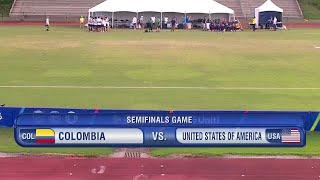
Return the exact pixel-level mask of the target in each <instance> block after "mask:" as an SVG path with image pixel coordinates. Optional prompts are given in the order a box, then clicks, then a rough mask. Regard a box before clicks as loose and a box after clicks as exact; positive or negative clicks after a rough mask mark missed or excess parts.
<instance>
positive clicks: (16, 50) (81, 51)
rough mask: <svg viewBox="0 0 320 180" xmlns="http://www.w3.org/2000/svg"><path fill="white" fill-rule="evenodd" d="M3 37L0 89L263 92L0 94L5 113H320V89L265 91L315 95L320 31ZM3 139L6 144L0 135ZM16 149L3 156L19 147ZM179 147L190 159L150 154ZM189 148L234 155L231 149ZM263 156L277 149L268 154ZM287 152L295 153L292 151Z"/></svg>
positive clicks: (58, 32) (8, 30)
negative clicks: (19, 109)
mask: <svg viewBox="0 0 320 180" xmlns="http://www.w3.org/2000/svg"><path fill="white" fill-rule="evenodd" d="M0 32H1V33H0V72H1V76H0V86H15V85H36V86H37V85H40V86H42V85H53V86H54V85H56V86H60V85H73V86H117V87H126V86H135V87H159V86H160V87H185V86H189V87H190V86H193V87H200V86H201V87H242V88H243V87H258V88H262V89H252V90H245V89H234V90H222V89H220V90H209V89H196V90H195V89H148V88H146V89H65V88H55V89H54V88H0V103H6V104H7V106H46V107H78V108H121V109H179V110H182V109H187V110H188V109H189V110H190V109H201V110H205V109H211V110H213V109H227V110H231V109H235V110H242V109H250V110H319V107H320V90H319V89H314V90H310V89H291V90H288V89H263V88H272V87H275V88H320V81H319V79H320V71H319V67H320V60H319V55H320V50H319V49H316V48H315V46H320V43H319V42H320V30H317V29H314V30H289V31H277V32H270V31H260V32H256V33H252V32H248V31H246V32H239V33H223V34H221V33H209V32H201V31H196V32H193V31H192V32H186V31H179V32H175V33H171V32H160V33H143V32H141V31H128V30H126V31H124V30H118V31H115V32H110V33H88V32H83V31H80V30H79V29H77V28H64V27H53V28H52V31H50V32H45V31H44V29H43V27H42V26H39V27H35V26H33V27H19V28H17V27H6V26H0ZM318 136H319V135H316V136H310V137H311V138H318ZM0 139H1V141H0V143H1V142H3V141H2V138H1V136H0ZM314 146H315V147H314ZM314 146H311V147H309V148H310V151H304V152H315V151H316V148H319V145H314ZM2 147H5V144H3V145H2ZM14 147H15V148H9V149H7V152H8V151H11V149H12V151H18V150H21V148H19V149H18V150H14V149H16V148H17V147H16V146H14ZM4 150H5V149H4ZM43 150H44V149H40V150H36V149H35V150H33V151H43ZM54 150H55V149H54ZM184 150H185V151H187V152H190V149H181V148H179V149H160V150H154V151H153V152H154V153H157V154H161V152H159V151H163V153H164V154H166V153H168V152H172V153H174V152H179V151H184ZM193 150H194V151H195V153H205V152H208V151H209V152H212V153H214V154H215V153H216V152H218V151H219V152H224V151H225V152H226V153H232V152H233V153H238V152H239V154H241V153H240V152H241V151H239V149H237V148H235V149H234V148H231V149H229V150H227V149H221V148H217V149H214V150H213V149H210V148H204V149H192V151H193ZM57 151H58V150H57ZM59 151H60V150H59ZM65 151H66V152H75V151H78V150H76V149H71V150H69V149H68V150H65ZM89 151H90V153H96V152H97V154H99V153H101V152H104V151H105V149H104V148H102V149H95V148H91V149H89V150H83V151H82V150H79V153H80V152H84V153H85V154H86V153H88V152H89ZM107 151H108V150H107ZM230 151H231V152H230ZM260 151H264V152H269V151H270V152H278V150H277V149H272V148H270V149H269V148H268V149H267V150H264V149H260ZM60 152H64V150H61V151H60ZM257 152H259V151H258V150H257ZM285 152H291V153H293V154H295V153H297V152H298V151H297V150H294V149H291V148H289V149H286V151H285ZM301 152H302V151H301ZM76 153H78V152H76Z"/></svg>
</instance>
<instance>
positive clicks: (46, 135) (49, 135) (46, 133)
mask: <svg viewBox="0 0 320 180" xmlns="http://www.w3.org/2000/svg"><path fill="white" fill-rule="evenodd" d="M54 142H55V138H54V131H53V130H52V129H36V143H37V144H54Z"/></svg>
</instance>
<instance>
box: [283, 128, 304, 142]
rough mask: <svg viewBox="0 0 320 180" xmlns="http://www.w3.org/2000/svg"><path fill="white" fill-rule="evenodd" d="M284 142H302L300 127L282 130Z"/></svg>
mask: <svg viewBox="0 0 320 180" xmlns="http://www.w3.org/2000/svg"><path fill="white" fill-rule="evenodd" d="M281 137H282V140H281V141H282V142H283V143H300V131H299V130H298V129H287V130H282V136H281Z"/></svg>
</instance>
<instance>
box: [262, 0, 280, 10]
mask: <svg viewBox="0 0 320 180" xmlns="http://www.w3.org/2000/svg"><path fill="white" fill-rule="evenodd" d="M256 10H258V12H265V11H275V12H283V9H281V8H280V7H278V6H277V5H275V4H274V3H273V2H272V1H271V0H267V1H266V2H264V3H263V4H262V5H261V6H259V7H257V8H256Z"/></svg>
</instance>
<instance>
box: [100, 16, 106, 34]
mask: <svg viewBox="0 0 320 180" xmlns="http://www.w3.org/2000/svg"><path fill="white" fill-rule="evenodd" d="M101 22H102V32H106V31H107V21H106V19H105V18H102V20H101Z"/></svg>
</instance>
